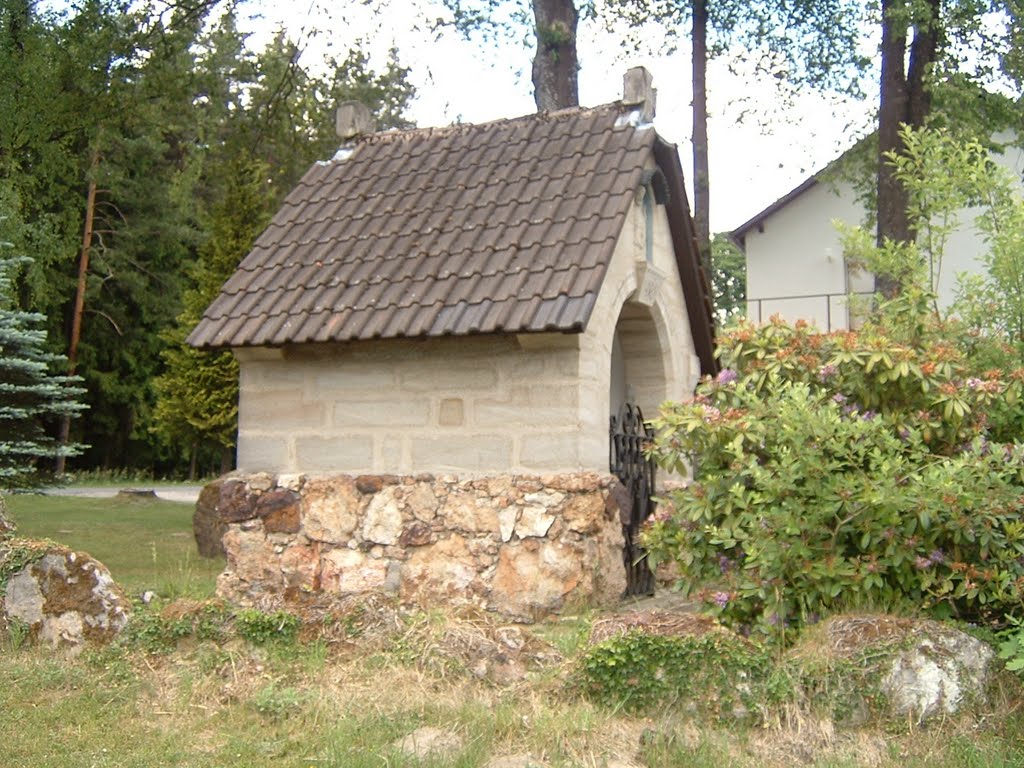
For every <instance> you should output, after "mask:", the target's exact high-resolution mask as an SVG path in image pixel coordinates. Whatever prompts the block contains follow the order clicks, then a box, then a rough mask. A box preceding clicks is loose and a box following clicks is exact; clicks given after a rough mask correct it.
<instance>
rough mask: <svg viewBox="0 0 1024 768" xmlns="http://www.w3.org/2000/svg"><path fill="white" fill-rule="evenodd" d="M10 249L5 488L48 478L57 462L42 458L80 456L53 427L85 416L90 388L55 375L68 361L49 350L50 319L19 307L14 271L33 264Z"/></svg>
mask: <svg viewBox="0 0 1024 768" xmlns="http://www.w3.org/2000/svg"><path fill="white" fill-rule="evenodd" d="M7 248H9V244H7V243H0V488H28V487H33V486H36V485H39V484H40V483H42V482H43V481H44V480H45V479H46V472H47V470H48V469H49V467H50V466H52V462H51V461H45V462H44V461H41V460H43V459H52V458H54V457H56V456H57V455H58V454H60V453H63V454H64V455H74V454H76V453H78V452H79V450H80V446H76V445H66V446H63V447H61V446H60V445H59V444H58V442H57V440H56V438H55V437H54V433H53V429H52V427H53V424H54V422H55V421H56V420H58V419H59V418H61V417H62V416H64V415H70V416H76V415H77V414H78V413H79V412H81V410H82V409H83V407H84V406H82V405H81V403H79V402H78V398H79V397H80V396H81V395H82V394H83V392H84V391H85V390H83V389H82V388H81V387H80V386H78V382H79V379H77V378H73V377H68V376H62V375H57V374H55V373H53V372H54V371H55V370H66V368H67V360H66V359H65V358H64V357H63V356H61V355H55V354H52V353H49V352H47V351H45V345H46V331H45V330H43V328H42V327H41V326H42V325H43V323H44V322H45V321H46V318H45V316H43V315H41V314H39V313H36V312H24V311H22V310H19V309H17V308H16V307H15V304H14V301H13V300H12V295H13V276H14V272H15V271H16V270H18V269H19V268H20V267H21V266H23V265H24V264H26V263H28V262H29V261H30V260H29V259H28V258H26V257H21V258H16V257H12V256H10V255H8V252H7ZM48 430H49V431H48Z"/></svg>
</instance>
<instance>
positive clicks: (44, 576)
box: [0, 539, 129, 653]
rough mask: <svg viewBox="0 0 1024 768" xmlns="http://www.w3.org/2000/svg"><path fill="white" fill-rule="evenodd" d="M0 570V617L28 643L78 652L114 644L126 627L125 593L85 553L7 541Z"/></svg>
mask: <svg viewBox="0 0 1024 768" xmlns="http://www.w3.org/2000/svg"><path fill="white" fill-rule="evenodd" d="M5 566H6V567H5ZM8 568H9V569H10V570H9V571H8ZM0 571H8V578H7V584H6V587H5V589H4V592H3V595H2V596H0V597H2V600H0V615H2V618H3V620H4V622H5V623H7V624H10V623H12V622H19V623H21V624H23V625H25V626H26V627H27V630H28V633H27V636H28V637H29V638H30V639H33V640H38V641H40V642H44V643H47V644H48V645H51V646H53V647H64V648H67V649H69V650H70V651H71V652H72V653H76V652H78V651H80V650H81V649H82V648H83V647H84V646H85V644H87V643H93V644H102V643H107V642H109V641H111V640H113V639H114V638H115V637H116V636H117V635H118V634H119V633H120V632H121V630H122V629H124V627H125V625H126V624H127V623H128V615H129V602H128V599H127V598H126V597H125V595H124V592H123V591H122V590H121V588H120V587H119V586H118V585H117V584H116V583H115V582H114V580H113V579H112V578H111V576H110V572H109V571H108V570H107V568H106V567H105V566H104V565H103V564H102V563H100V562H99V561H97V560H94V559H93V558H91V557H89V555H87V554H84V553H82V552H74V551H72V550H69V549H67V548H65V547H61V546H59V545H55V544H50V543H46V542H38V541H32V540H29V539H8V540H6V541H4V542H3V543H0Z"/></svg>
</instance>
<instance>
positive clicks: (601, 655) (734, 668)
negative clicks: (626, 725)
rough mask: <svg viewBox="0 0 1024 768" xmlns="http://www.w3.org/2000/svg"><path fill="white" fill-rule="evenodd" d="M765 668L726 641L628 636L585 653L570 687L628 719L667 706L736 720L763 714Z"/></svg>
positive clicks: (738, 643) (746, 649)
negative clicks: (631, 714) (625, 713)
mask: <svg viewBox="0 0 1024 768" xmlns="http://www.w3.org/2000/svg"><path fill="white" fill-rule="evenodd" d="M770 668H771V663H770V658H769V656H768V654H767V652H766V651H765V649H764V648H762V647H760V646H758V645H756V644H754V643H752V642H750V641H747V640H744V639H743V638H740V637H736V636H734V635H731V634H728V633H724V632H708V633H706V634H704V635H700V636H692V637H665V636H661V635H653V634H648V633H646V632H641V631H637V630H632V631H630V632H627V633H626V634H624V635H621V636H619V637H614V638H610V639H608V640H605V641H604V642H602V643H599V644H597V645H595V646H593V647H592V648H589V649H588V650H587V651H586V652H585V653H584V654H583V656H582V657H581V659H580V660H579V662H578V664H577V666H576V669H575V672H574V676H573V682H574V685H575V687H576V688H577V689H578V690H580V691H581V692H582V693H583V695H584V696H586V697H587V698H589V699H591V700H593V701H595V702H598V703H600V704H603V705H606V706H610V707H616V708H622V709H625V710H627V711H630V712H642V711H649V710H652V709H659V708H664V707H667V706H672V707H677V708H679V709H682V710H684V711H690V712H693V713H694V714H699V715H702V716H711V717H722V718H735V717H737V716H743V715H747V714H749V713H751V712H756V711H759V710H760V709H761V708H762V707H763V704H764V696H765V683H766V680H767V678H768V672H769V670H770Z"/></svg>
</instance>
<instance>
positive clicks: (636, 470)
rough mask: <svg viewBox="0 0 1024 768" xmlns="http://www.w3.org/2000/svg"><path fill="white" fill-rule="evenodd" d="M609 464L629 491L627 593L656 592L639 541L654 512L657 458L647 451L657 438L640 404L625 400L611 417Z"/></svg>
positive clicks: (625, 555)
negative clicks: (645, 524) (655, 460)
mask: <svg viewBox="0 0 1024 768" xmlns="http://www.w3.org/2000/svg"><path fill="white" fill-rule="evenodd" d="M609 432H610V438H611V439H610V440H609V446H608V450H609V455H608V465H609V470H610V471H611V473H612V474H613V475H615V476H616V477H618V478H619V482H621V483H622V485H623V486H624V488H625V489H626V492H627V493H628V495H629V500H630V502H629V510H628V515H627V516H624V517H623V519H622V536H623V538H624V539H625V547H624V550H623V556H622V558H623V563H624V565H625V567H626V591H625V594H624V597H625V596H631V595H653V594H654V574H653V573H652V572H651V569H650V566H649V565H648V564H647V553H646V552H645V551H644V549H643V547H641V546H640V545H639V543H638V541H637V539H638V537H639V534H640V529H641V528H642V527H643V524H644V522H645V521H646V520H647V518H648V517H650V516H651V513H652V512H654V501H653V500H652V499H651V496H652V494H653V493H654V487H655V486H654V481H655V472H656V467H655V464H654V459H653V458H651V457H650V456H648V455H647V454H646V453H645V449H646V448H647V446H649V445H650V444H651V442H652V441H653V440H654V430H653V429H652V428H651V427H650V425H648V424H646V423H644V417H643V413H642V412H641V411H640V406H638V405H635V404H633V403H624V404H623V406H622V408H621V409H620V410H619V415H618V417H616V416H612V417H611V428H610V430H609Z"/></svg>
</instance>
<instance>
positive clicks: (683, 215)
mask: <svg viewBox="0 0 1024 768" xmlns="http://www.w3.org/2000/svg"><path fill="white" fill-rule="evenodd" d="M654 159H655V161H656V162H657V163H658V167H660V168H661V171H662V173H664V174H665V180H666V181H667V183H668V188H669V193H670V198H669V201H668V205H667V206H666V210H667V213H668V224H669V231H670V232H671V235H672V245H673V249H674V250H675V254H676V265H677V266H678V268H679V278H680V281H681V282H682V288H683V297H684V299H685V300H686V312H687V315H688V317H689V320H690V333H691V334H692V335H693V345H694V350H695V351H696V353H697V357H698V358H699V359H700V369H701V373H702V374H705V375H712V376H713V375H714V374H716V373H717V372H718V359H717V358H716V356H715V321H714V316H715V313H714V306H713V302H712V298H711V283H710V281H709V279H708V274H707V272H706V271H705V269H704V265H703V264H701V262H700V249H699V248H698V247H697V234H696V231H695V229H694V226H693V218H692V217H691V215H690V203H689V199H688V198H687V197H686V187H685V185H684V183H683V169H682V166H681V165H680V163H679V152H678V151H677V149H676V146H675V144H671V143H669V142H667V141H665V140H664V139H662V138H661V137H658V139H657V141H655V143H654Z"/></svg>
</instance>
